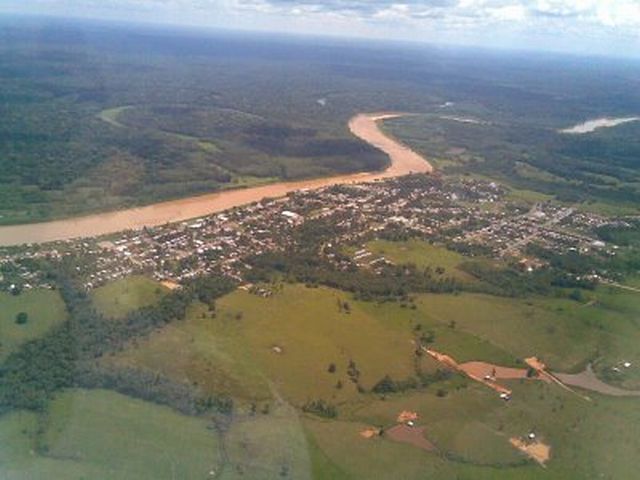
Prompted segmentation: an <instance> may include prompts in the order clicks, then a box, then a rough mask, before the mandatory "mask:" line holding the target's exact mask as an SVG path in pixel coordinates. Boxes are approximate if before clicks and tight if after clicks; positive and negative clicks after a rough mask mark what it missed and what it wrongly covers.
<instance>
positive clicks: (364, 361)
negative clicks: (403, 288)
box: [109, 285, 414, 406]
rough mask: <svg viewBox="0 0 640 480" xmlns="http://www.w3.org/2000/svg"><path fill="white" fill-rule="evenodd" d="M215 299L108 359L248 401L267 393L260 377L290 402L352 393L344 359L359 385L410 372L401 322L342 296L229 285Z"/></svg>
mask: <svg viewBox="0 0 640 480" xmlns="http://www.w3.org/2000/svg"><path fill="white" fill-rule="evenodd" d="M339 301H340V302H343V303H344V302H345V301H348V302H349V304H350V306H351V308H350V313H348V314H347V313H345V312H341V311H340V308H339V307H338V302H339ZM216 305H217V308H216V314H215V317H214V318H212V315H211V312H209V311H208V310H207V307H206V306H204V305H194V306H193V307H192V309H191V310H190V312H189V316H188V318H187V319H186V320H185V321H183V322H178V323H176V324H173V325H169V326H167V327H166V328H164V329H162V330H160V331H158V332H156V333H154V334H152V335H151V336H150V337H149V338H148V339H147V340H144V341H141V342H139V345H138V347H137V348H131V349H128V350H126V351H125V352H123V353H121V354H118V355H116V356H115V357H114V358H113V359H109V361H113V362H116V363H118V364H122V365H135V366H138V367H144V368H148V369H152V370H154V371H159V372H162V373H165V374H167V375H169V376H171V377H173V378H175V379H178V380H180V381H189V382H191V383H197V384H198V385H199V386H200V387H201V388H205V389H207V390H210V391H212V392H218V393H219V392H225V393H229V394H232V395H233V396H234V397H236V398H243V399H247V400H251V401H259V400H264V399H268V398H269V397H270V395H269V393H268V389H267V388H266V384H265V378H266V379H268V380H269V381H270V382H272V383H273V384H274V385H275V388H277V389H278V390H279V391H280V392H281V394H282V395H283V396H284V397H285V398H287V399H288V400H289V401H290V402H292V403H293V404H294V405H296V406H301V405H303V404H304V403H306V402H307V401H309V400H312V399H318V398H320V399H324V400H326V401H331V402H342V401H345V400H348V399H350V398H353V397H354V396H357V395H359V394H358V392H357V385H356V383H355V382H354V381H353V380H352V375H350V374H349V364H350V362H351V361H353V362H354V364H355V369H357V370H358V373H357V380H358V383H360V384H361V385H362V386H363V387H365V388H371V387H372V386H373V385H374V384H375V383H376V382H378V381H379V380H381V379H382V378H383V377H384V376H385V375H391V376H392V377H393V378H397V379H404V378H407V377H409V376H411V375H413V373H414V346H413V344H412V342H411V339H412V334H411V330H410V329H409V326H408V324H407V323H404V322H398V321H397V319H396V318H385V317H379V316H378V315H376V314H375V313H372V312H370V311H369V310H368V309H367V308H366V307H367V305H366V304H363V303H361V302H355V301H352V300H351V299H350V298H349V296H348V295H346V294H344V293H342V292H338V291H336V290H332V289H328V288H316V289H312V288H306V287H304V286H302V285H284V286H283V289H282V291H280V292H277V293H276V294H274V295H273V296H271V297H269V298H263V297H260V296H258V295H254V294H251V293H248V292H245V291H243V290H237V291H236V292H234V293H231V294H229V295H227V296H225V297H223V298H221V299H220V300H218V301H217V302H216ZM397 309H398V310H400V309H399V308H397ZM166 352H171V355H170V356H168V355H166ZM379 352H386V353H385V355H380V353H379ZM387 355H389V356H390V357H388V356H387ZM388 358H393V359H394V361H393V362H389V361H388ZM331 364H333V365H334V366H335V372H333V373H332V372H330V371H329V366H330V365H331ZM339 383H340V384H341V385H340V386H338V384H339Z"/></svg>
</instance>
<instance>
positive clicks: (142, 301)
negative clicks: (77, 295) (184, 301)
mask: <svg viewBox="0 0 640 480" xmlns="http://www.w3.org/2000/svg"><path fill="white" fill-rule="evenodd" d="M167 292H168V289H167V288H166V287H165V286H163V285H161V284H160V283H158V282H156V281H154V280H151V279H150V278H147V277H143V276H141V275H132V276H130V277H126V278H123V279H121V280H116V281H115V282H111V283H107V284H106V285H103V286H102V287H98V288H96V289H95V290H93V291H92V292H91V300H92V301H93V304H94V305H95V307H96V309H97V310H98V311H99V312H100V313H102V314H103V315H105V316H107V317H114V318H121V317H124V316H125V315H126V314H127V313H129V312H131V311H133V310H136V309H138V308H141V307H146V306H148V305H153V304H154V303H155V302H156V301H158V299H160V298H161V297H162V296H163V295H165V294H166V293H167Z"/></svg>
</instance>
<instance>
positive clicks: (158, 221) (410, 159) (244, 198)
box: [0, 113, 433, 246]
mask: <svg viewBox="0 0 640 480" xmlns="http://www.w3.org/2000/svg"><path fill="white" fill-rule="evenodd" d="M400 116H403V114H398V113H366V114H359V115H356V116H355V117H353V118H352V119H351V120H350V121H349V130H350V131H351V133H353V134H354V135H355V136H356V137H358V138H360V139H362V140H364V141H365V142H367V143H369V144H371V145H373V146H374V147H376V148H378V149H379V150H381V151H383V152H384V153H386V154H387V155H388V156H389V158H390V160H391V162H390V164H389V167H388V168H387V169H386V170H383V171H378V172H366V173H354V174H349V175H340V176H334V177H326V178H318V179H310V180H300V181H293V182H278V183H272V184H269V185H261V186H257V187H252V188H245V189H237V190H226V191H223V192H217V193H210V194H206V195H199V196H195V197H188V198H182V199H179V200H171V201H167V202H160V203H155V204H152V205H146V206H143V207H136V208H130V209H126V210H117V211H113V212H106V213H97V214H93V215H87V216H82V217H75V218H69V219H63V220H55V221H51V222H43V223H33V224H26V225H10V226H2V227H0V246H8V245H20V244H24V243H46V242H52V241H58V240H70V239H73V238H83V237H95V236H99V235H106V234H110V233H116V232H120V231H122V230H128V229H141V228H143V227H153V226H158V225H164V224H166V223H172V222H180V221H183V220H188V219H191V218H197V217H202V216H205V215H209V214H212V213H216V212H220V211H223V210H226V209H229V208H232V207H237V206H241V205H245V204H248V203H251V202H256V201H259V200H262V199H264V198H274V197H282V196H284V195H286V194H287V193H289V192H292V191H295V190H302V189H314V188H320V187H326V186H330V185H337V184H345V183H362V182H371V181H375V180H380V179H383V178H391V177H398V176H401V175H407V174H409V173H419V172H420V173H431V172H432V171H433V167H432V166H431V164H429V162H428V161H427V160H425V159H424V158H423V157H422V156H420V155H418V154H417V153H416V152H414V151H413V150H411V149H410V148H409V147H407V146H406V145H403V144H402V143H400V142H398V141H397V140H395V139H393V138H391V137H389V136H387V135H385V134H384V133H383V132H382V131H381V130H380V128H379V125H378V123H379V122H382V121H384V120H387V119H390V118H396V117H400Z"/></svg>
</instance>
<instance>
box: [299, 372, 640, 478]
mask: <svg viewBox="0 0 640 480" xmlns="http://www.w3.org/2000/svg"><path fill="white" fill-rule="evenodd" d="M510 386H511V387H512V388H513V390H514V398H513V400H512V401H511V402H509V403H504V402H500V401H498V400H497V399H496V398H495V393H493V392H491V391H490V390H488V389H486V388H484V387H482V386H479V385H475V384H473V385H470V386H469V387H468V388H465V389H463V390H458V391H452V392H450V393H449V394H448V395H447V396H446V397H444V398H439V397H437V396H436V395H434V394H433V393H432V392H429V391H427V392H417V393H414V394H409V395H403V396H392V397H389V398H387V399H385V400H384V401H377V402H371V403H369V404H367V405H366V406H365V407H363V408H361V409H360V410H359V411H358V412H357V414H356V415H355V416H354V417H353V418H351V419H348V420H346V419H345V420H340V421H320V420H316V419H311V418H307V419H306V420H305V426H306V427H307V429H308V431H309V435H310V437H311V438H312V439H313V440H312V441H310V448H312V449H316V450H319V451H318V452H314V453H313V456H314V457H315V458H318V459H320V460H317V467H316V468H317V471H318V472H319V474H318V477H316V478H323V476H322V475H323V472H327V471H329V472H341V473H342V476H340V475H337V476H336V477H335V478H384V479H386V478H389V479H391V478H403V479H413V478H415V479H419V478H430V479H436V480H437V479H443V480H445V479H447V480H448V479H451V478H455V479H468V480H471V479H492V480H494V479H505V480H506V479H519V480H522V479H524V480H527V479H557V480H561V479H562V480H565V479H575V480H578V479H580V480H582V479H586V478H611V479H621V480H622V479H626V478H633V477H634V475H635V474H634V469H635V460H634V459H635V457H636V455H637V453H636V452H637V449H638V447H639V446H640V444H639V441H638V438H637V436H635V435H634V432H633V431H632V430H633V429H629V428H628V427H626V428H625V427H624V424H625V422H631V424H634V423H633V422H637V421H638V410H637V408H636V406H635V405H636V403H637V401H636V400H633V399H630V400H629V399H628V400H619V399H610V398H604V397H598V398H595V399H594V401H592V402H587V401H584V400H582V399H580V398H579V397H577V396H575V395H572V394H570V393H568V392H564V391H562V390H560V389H558V388H557V387H555V386H552V385H546V384H543V383H541V382H530V383H521V382H512V384H511V385H510ZM405 409H408V410H412V411H416V412H418V413H419V415H420V420H419V422H418V423H419V424H420V425H425V426H426V427H427V429H426V435H427V437H428V438H429V440H431V441H432V442H434V443H435V445H436V446H437V448H438V449H439V452H437V453H429V452H424V451H422V450H419V449H417V448H415V447H412V446H407V445H400V444H397V443H394V442H393V441H391V440H389V439H386V438H385V437H384V436H383V437H381V438H374V439H370V440H366V439H363V438H362V437H360V435H359V432H360V431H361V430H363V429H364V428H366V427H367V426H370V425H376V424H379V425H389V424H392V423H393V422H394V419H395V415H397V413H398V412H399V411H401V410H405ZM531 430H534V431H536V433H537V434H538V436H539V437H541V438H543V439H544V441H545V442H546V443H548V444H550V445H551V448H552V457H551V458H552V459H551V461H550V462H549V464H548V465H547V468H545V469H543V468H541V467H539V466H537V465H535V464H533V463H531V462H525V460H526V458H525V457H524V456H522V455H521V454H520V453H519V452H517V451H515V450H513V449H511V447H510V446H509V445H508V438H509V437H510V436H522V435H525V434H526V433H527V432H529V431H531ZM445 459H446V460H445ZM324 478H331V477H329V476H328V475H325V476H324Z"/></svg>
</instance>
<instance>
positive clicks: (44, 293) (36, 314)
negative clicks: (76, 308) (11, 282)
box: [0, 289, 67, 360]
mask: <svg viewBox="0 0 640 480" xmlns="http://www.w3.org/2000/svg"><path fill="white" fill-rule="evenodd" d="M20 312H25V313H26V314H27V315H28V320H27V322H26V323H25V324H23V325H18V324H17V323H16V315H18V313H20ZM66 317H67V313H66V310H65V307H64V303H63V302H62V299H61V298H60V295H59V294H58V292H55V291H53V290H45V289H34V290H26V291H24V292H22V293H21V294H20V295H10V294H8V293H4V292H0V360H1V359H3V358H4V357H6V356H7V355H8V354H9V353H11V352H12V351H13V350H15V349H16V348H17V347H18V346H20V345H21V344H22V343H24V342H26V341H27V340H31V339H34V338H37V337H39V336H41V335H43V334H44V333H46V332H47V330H49V329H50V328H51V327H52V326H54V325H57V324H59V323H61V322H63V321H64V320H65V319H66Z"/></svg>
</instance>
